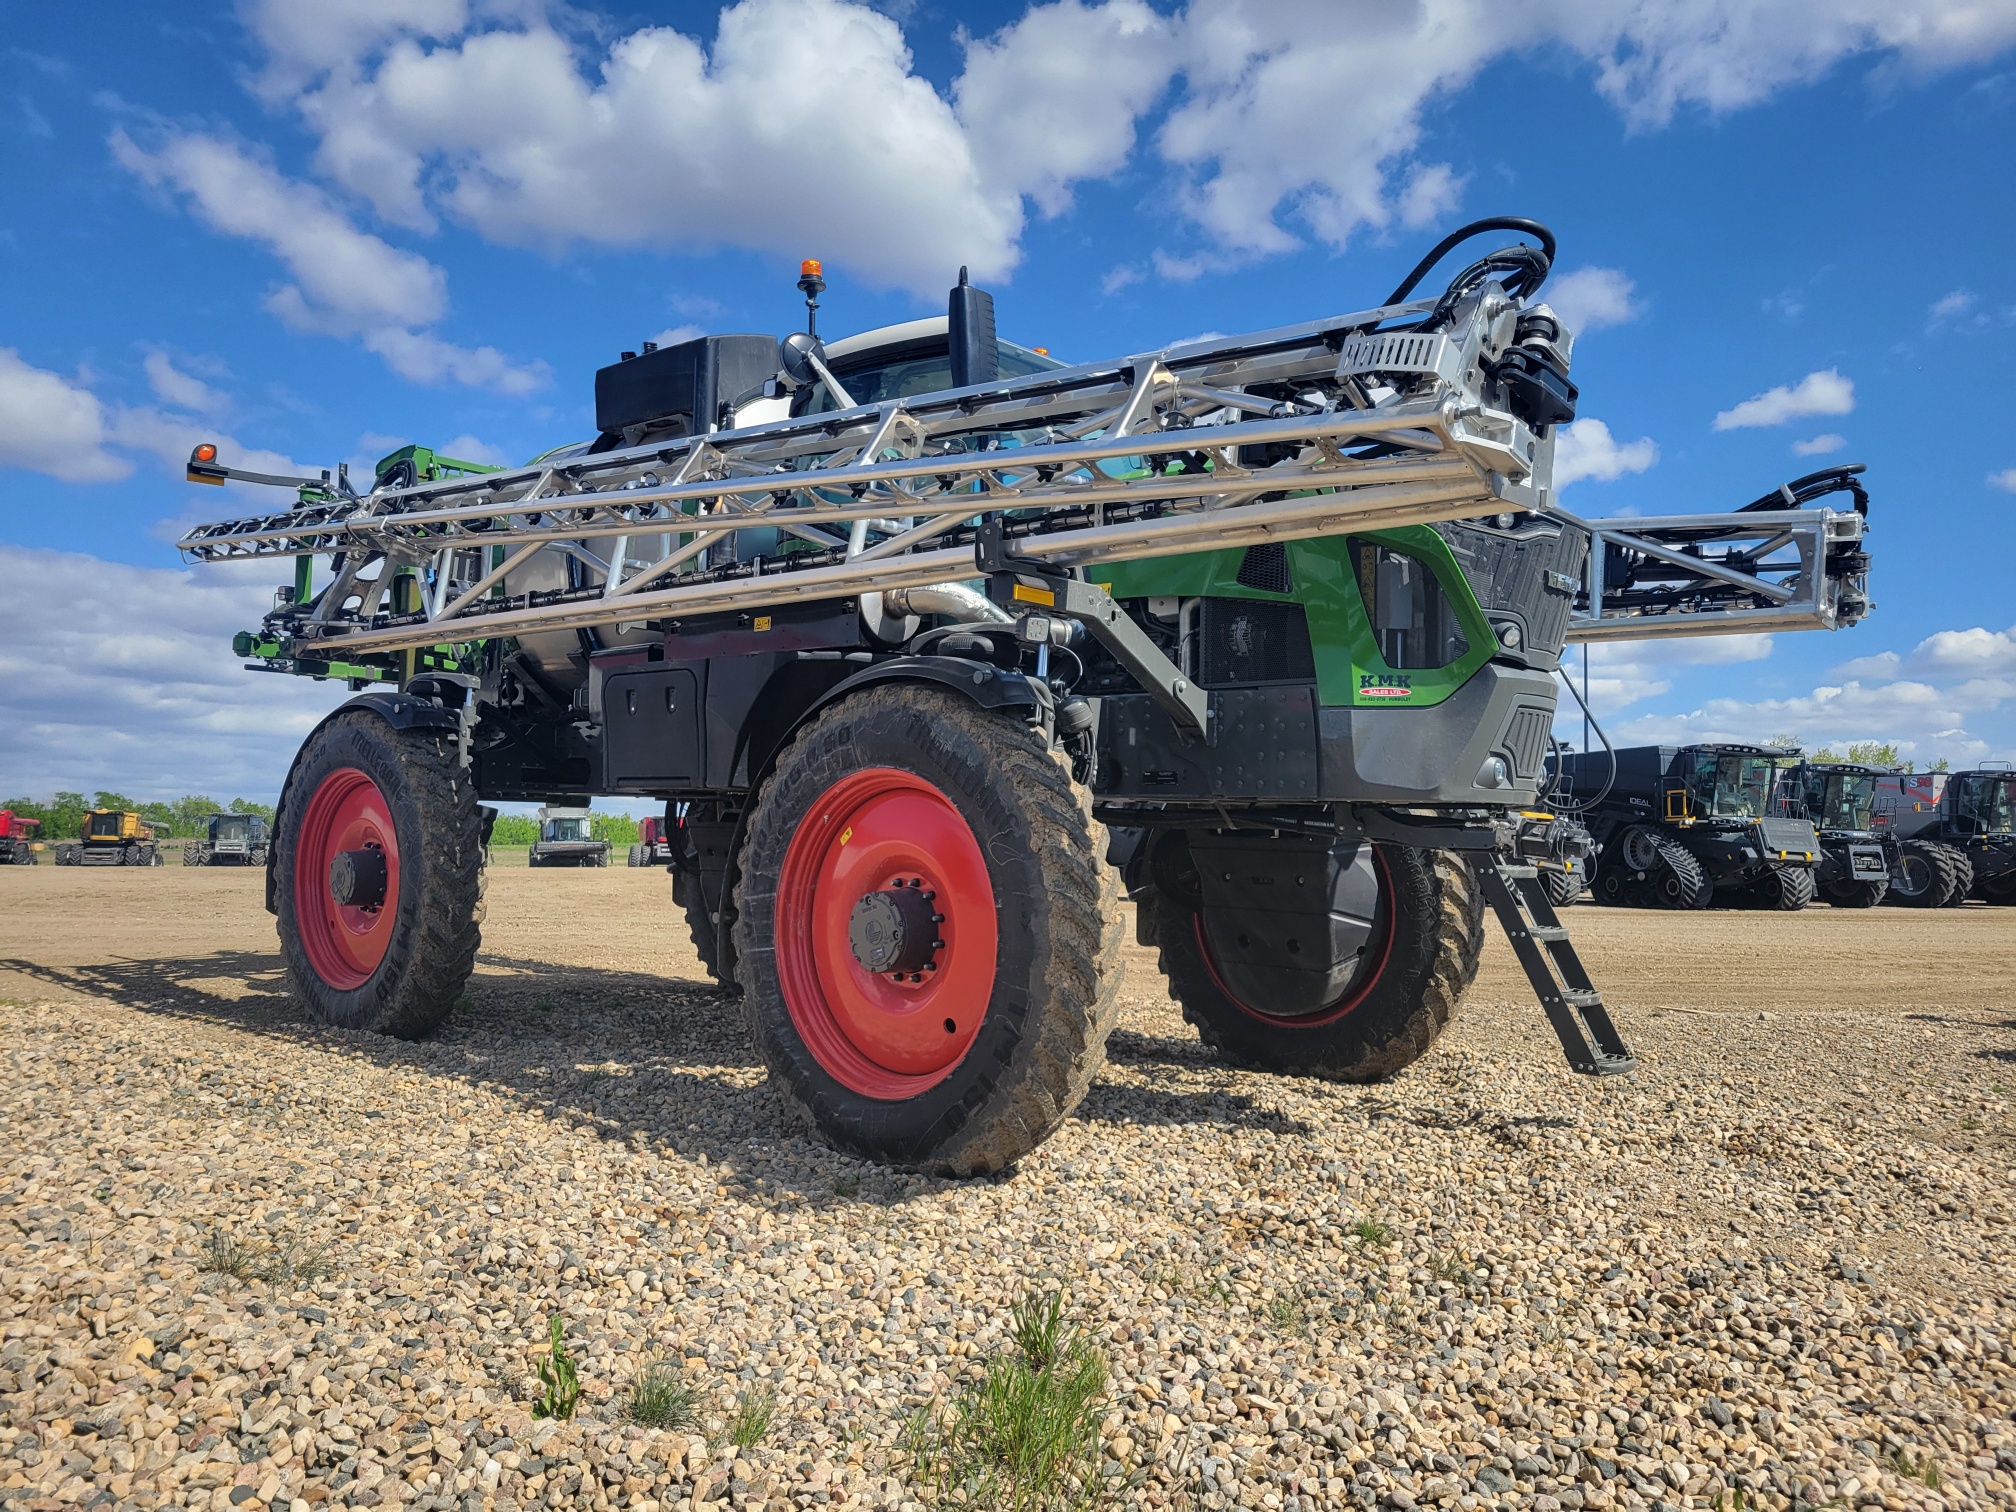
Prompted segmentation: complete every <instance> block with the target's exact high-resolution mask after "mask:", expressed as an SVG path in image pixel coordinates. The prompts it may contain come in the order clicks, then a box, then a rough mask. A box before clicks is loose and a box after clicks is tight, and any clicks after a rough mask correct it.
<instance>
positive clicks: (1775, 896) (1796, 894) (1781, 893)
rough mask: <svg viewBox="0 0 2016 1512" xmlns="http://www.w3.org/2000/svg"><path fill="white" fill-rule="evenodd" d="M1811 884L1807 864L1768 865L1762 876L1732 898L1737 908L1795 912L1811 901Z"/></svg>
mask: <svg viewBox="0 0 2016 1512" xmlns="http://www.w3.org/2000/svg"><path fill="white" fill-rule="evenodd" d="M1813 886H1814V884H1813V868H1812V867H1810V866H1770V867H1766V868H1765V871H1764V875H1763V876H1761V877H1759V878H1758V879H1757V880H1756V881H1755V882H1753V883H1751V884H1750V886H1748V887H1746V888H1744V889H1743V890H1742V891H1741V892H1738V893H1734V894H1732V895H1731V897H1732V901H1734V902H1735V903H1736V906H1737V907H1738V908H1762V909H1768V910H1770V911H1772V912H1774V913H1797V912H1799V910H1800V909H1802V908H1804V907H1805V906H1806V905H1807V904H1808V903H1811V902H1812V901H1813Z"/></svg>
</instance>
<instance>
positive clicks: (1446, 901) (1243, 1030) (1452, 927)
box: [1155, 846, 1484, 1082]
mask: <svg viewBox="0 0 2016 1512" xmlns="http://www.w3.org/2000/svg"><path fill="white" fill-rule="evenodd" d="M1381 850H1382V852H1383V854H1384V856H1385V858H1386V863H1387V867H1388V875H1389V877H1390V878H1391V879H1392V885H1393V886H1394V888H1395V889H1396V890H1397V889H1399V888H1402V887H1408V888H1417V889H1419V890H1420V891H1421V892H1422V893H1423V894H1424V895H1425V896H1424V897H1423V899H1422V900H1421V901H1422V903H1423V905H1424V907H1425V908H1426V909H1427V910H1428V911H1429V913H1430V915H1431V916H1432V917H1433V919H1434V921H1435V926H1434V935H1433V942H1432V944H1431V945H1430V947H1429V950H1428V952H1427V958H1426V959H1425V960H1416V961H1414V962H1402V961H1399V960H1394V961H1392V962H1389V964H1388V966H1387V968H1386V969H1387V970H1389V971H1393V970H1400V971H1407V970H1409V969H1411V970H1412V971H1414V972H1417V973H1419V979H1420V981H1421V987H1420V991H1419V994H1418V997H1417V998H1416V999H1415V1001H1414V1002H1413V1004H1412V1005H1411V1006H1410V1008H1409V1010H1408V1012H1407V1013H1406V1015H1405V1016H1404V1018H1403V1019H1402V1020H1401V1021H1400V1022H1399V1023H1398V1024H1396V1025H1394V1026H1392V1029H1391V1031H1390V1032H1389V1033H1387V1034H1386V1035H1385V1036H1384V1037H1383V1038H1378V1039H1373V1038H1369V1037H1366V1036H1365V1035H1364V1034H1363V1033H1362V1029H1363V1025H1362V1024H1361V1025H1355V1026H1352V1027H1353V1028H1355V1029H1358V1030H1359V1031H1360V1032H1359V1033H1358V1034H1356V1035H1340V1036H1334V1037H1333V1036H1326V1035H1324V1033H1323V1029H1322V1028H1312V1029H1290V1028H1282V1029H1273V1030H1272V1032H1268V1030H1269V1029H1270V1027H1271V1026H1267V1025H1265V1024H1264V1023H1262V1022H1261V1021H1258V1020H1254V1019H1252V1018H1250V1017H1249V1016H1247V1015H1245V1014H1244V1013H1242V1012H1241V1010H1240V1009H1239V1008H1238V1007H1237V1005H1236V1004H1232V1003H1231V1002H1230V1000H1229V999H1227V998H1226V996H1225V994H1224V992H1223V990H1222V989H1221V988H1220V987H1219V985H1218V983H1217V981H1216V979H1215V977H1214V976H1213V974H1212V972H1211V969H1210V967H1209V965H1208V963H1207V962H1206V961H1205V959H1204V955H1203V952H1202V951H1201V950H1200V949H1199V948H1198V946H1197V931H1196V924H1195V922H1194V921H1195V917H1196V916H1195V914H1194V913H1193V912H1192V911H1191V910H1190V909H1187V908H1183V907H1179V906H1176V905H1174V904H1173V903H1170V902H1165V901H1164V900H1160V899H1158V900H1157V907H1156V909H1155V923H1156V932H1157V940H1158V944H1159V946H1160V951H1159V956H1158V964H1159V966H1160V967H1161V970H1162V975H1163V976H1164V977H1165V978H1167V980H1168V983H1169V993H1170V996H1172V997H1174V998H1175V999H1176V1001H1177V1004H1178V1005H1179V1006H1180V1007H1181V1008H1182V1010H1183V1017H1184V1020H1185V1021H1186V1022H1188V1023H1189V1024H1190V1026H1191V1027H1192V1028H1194V1029H1195V1030H1196V1031H1197V1034H1198V1037H1199V1038H1200V1039H1201V1040H1202V1041H1203V1042H1204V1043H1205V1044H1206V1045H1208V1046H1209V1047H1210V1048H1211V1049H1212V1050H1213V1051H1215V1052H1216V1053H1217V1054H1218V1055H1219V1056H1221V1057H1222V1058H1223V1059H1225V1060H1228V1061H1230V1062H1232V1063H1233V1064H1235V1065H1241V1066H1247V1067H1251V1068H1252V1069H1255V1070H1261V1071H1272V1072H1275V1073H1278V1074H1284V1075H1302V1076H1317V1077H1322V1078H1324V1079H1325V1080H1329V1081H1344V1082H1371V1081H1383V1080H1385V1079H1386V1078H1387V1077H1389V1076H1393V1075H1395V1074H1396V1073H1398V1072H1400V1071H1401V1070H1403V1069H1405V1068H1406V1067H1408V1066H1410V1065H1412V1064H1413V1063H1414V1062H1415V1061H1417V1060H1419V1059H1420V1058H1421V1057H1422V1056H1424V1055H1426V1054H1427V1053H1428V1051H1429V1049H1430V1048H1431V1047H1432V1046H1433V1045H1434V1043H1435V1040H1436V1039H1437V1037H1438V1036H1440V1034H1441V1033H1442V1031H1443V1030H1444V1029H1445V1028H1447V1027H1448V1025H1449V1021H1450V1019H1451V1018H1453V1017H1454V1016H1455V1013H1456V1008H1457V1005H1458V1003H1460V1002H1461V1001H1462V997H1463V994H1464V992H1465V991H1466V990H1467V989H1468V988H1469V986H1470V983H1471V982H1472V981H1473V980H1475V978H1476V976H1477V966H1478V962H1479V960H1480V958H1481V957H1482V955H1483V952H1484V890H1483V888H1482V887H1481V886H1480V885H1479V884H1478V881H1477V877H1476V874H1475V873H1474V872H1472V871H1471V869H1470V865H1469V863H1468V862H1467V861H1465V860H1464V859H1463V858H1462V857H1461V856H1460V855H1458V854H1457V853H1455V852H1453V851H1431V850H1419V849H1415V848H1413V847H1407V846H1390V847H1388V846H1382V847H1381ZM1401 948H1402V942H1401V941H1400V940H1398V939H1396V940H1395V942H1394V949H1395V951H1396V952H1398V951H1399V950H1400V949H1401ZM1402 985H1403V990H1404V983H1403V984H1402ZM1337 1022H1338V1024H1341V1025H1350V1024H1351V1016H1350V1015H1346V1017H1345V1018H1343V1019H1341V1020H1338V1021H1337ZM1326 1041H1328V1043H1326Z"/></svg>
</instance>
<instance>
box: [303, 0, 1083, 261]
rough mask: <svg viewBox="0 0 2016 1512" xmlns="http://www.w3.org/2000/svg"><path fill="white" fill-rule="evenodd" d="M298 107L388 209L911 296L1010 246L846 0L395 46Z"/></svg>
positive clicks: (882, 41) (960, 156) (515, 234)
mask: <svg viewBox="0 0 2016 1512" xmlns="http://www.w3.org/2000/svg"><path fill="white" fill-rule="evenodd" d="M584 65H586V66H585V70H584ZM302 107H303V110H304V112H305V114H306V115H307V117H308V120H309V122H310V124H311V126H313V127H314V128H315V129H316V130H318V131H319V133H320V135H321V138H322V145H321V150H320V154H319V157H318V162H319V163H320V165H321V166H322V168H323V169H324V170H325V171H326V172H327V173H329V174H330V175H331V176H332V177H333V178H334V179H335V180H336V181H337V182H338V183H340V184H342V185H343V186H344V187H345V188H346V189H348V190H350V191H351V192H352V193H354V194H357V195H358V196H359V197H360V198H363V199H365V200H367V201H369V202H370V203H371V204H372V206H373V207H374V208H375V209H376V210H377V211H378V212H379V213H380V214H381V215H384V216H386V217H388V218H389V219H392V220H394V221H397V222H399V223H401V224H406V225H412V226H419V227H425V226H426V225H428V224H430V222H431V219H432V216H433V214H434V212H435V210H436V209H437V208H438V209H440V210H445V211H446V212H447V213H448V214H450V215H451V216H453V217H455V218H456V219H458V220H461V221H464V222H466V223H468V224H470V225H472V226H474V227H475V228H476V229H477V230H479V231H480V232H482V233H483V234H484V235H485V236H488V237H490V238H492V239H494V240H497V241H503V242H510V243H516V244H522V245H533V246H539V247H559V246H564V245H567V244H569V243H574V242H579V241H588V242H596V243H601V244H603V245H607V246H622V247H628V246H652V247H663V248H679V249H685V250H693V249H706V248H711V247H718V246H723V245H728V246H745V247H747V246H753V247H761V248H765V249H769V250H774V251H781V252H787V253H795V254H797V255H801V256H802V255H805V254H808V253H810V254H817V255H820V256H822V257H825V258H826V259H828V260H830V261H835V262H842V263H847V264H850V265H852V266H854V267H856V268H860V269H863V270H864V271H866V272H867V273H868V274H869V275H870V276H872V277H877V278H880V279H882V280H885V281H889V282H893V283H897V284H902V285H905V286H908V287H911V288H915V289H918V290H920V291H921V290H926V289H928V290H934V291H935V290H942V289H943V288H944V287H945V286H946V284H948V283H949V282H950V281H951V278H952V276H953V274H954V273H955V272H956V270H957V268H958V267H959V265H960V264H962V263H965V264H969V265H971V267H972V269H973V272H974V274H975V276H976V277H988V276H997V275H1000V274H1004V273H1006V272H1007V271H1008V270H1009V269H1010V268H1012V267H1013V266H1014V264H1015V261H1016V258H1017V256H1018V252H1017V249H1016V239H1017V237H1018V236H1019V234H1020V231H1021V225H1022V211H1021V207H1020V202H1019V197H1018V196H1017V194H1016V193H1015V192H1014V190H1013V188H1012V187H994V188H989V187H987V186H985V185H983V183H982V181H981V175H980V172H979V170H978V168H977V167H976V165H975V162H974V158H973V152H972V149H971V147H970V145H969V142H968V139H967V136H966V133H965V132H964V131H963V130H962V128H961V126H960V122H959V119H958V117H957V116H956V115H955V114H954V112H953V108H952V106H951V105H950V104H949V103H947V102H946V101H945V100H944V99H943V98H941V97H940V96H939V94H938V93H937V91H936V90H935V89H933V88H932V86H931V84H930V83H929V81H927V80H925V79H923V78H920V77H919V76H917V75H916V74H914V73H913V72H911V68H910V53H909V49H908V47H907V46H906V45H905V44H904V41H903V34H902V31H901V29H900V28H899V27H898V26H897V25H896V23H895V22H893V21H891V20H890V19H889V18H888V17H886V16H883V15H881V14H879V13H877V12H875V11H872V10H869V9H866V8H864V7H861V6H857V5H848V4H843V3H839V0H744V3H742V4H739V5H736V6H732V7H730V8H729V9H727V10H724V11H723V12H721V15H720V21H719V29H718V32H717V34H716V37H715V39H714V43H713V46H712V47H711V48H707V47H703V46H702V44H701V43H700V42H698V41H696V40H695V39H693V38H692V37H689V36H687V35H685V34H683V33H681V32H678V31H676V30H673V29H672V28H670V27H647V28H644V29H641V30H638V31H635V32H631V33H630V34H628V35H626V36H622V37H620V38H618V39H617V40H616V41H615V42H614V43H613V44H612V45H611V46H609V47H608V49H607V50H606V51H605V52H602V53H600V55H599V56H589V55H587V53H586V50H585V49H580V50H577V48H575V47H574V46H573V45H572V44H570V42H569V41H568V40H567V39H565V38H563V37H562V36H561V35H560V34H559V33H557V32H555V31H554V30H552V29H551V28H550V27H548V26H546V25H545V24H544V23H541V22H534V23H532V24H529V25H526V26H524V27H522V28H520V29H515V30H487V31H478V32H475V33H474V34H472V35H468V36H465V37H463V38H462V39H461V40H460V41H458V42H456V43H453V44H452V45H446V46H440V47H436V48H434V49H432V50H431V51H428V50H423V49H422V48H421V47H420V46H419V45H417V44H416V43H415V42H413V41H412V40H410V39H402V40H399V41H395V42H393V43H392V44H391V45H390V47H389V48H388V49H387V51H386V53H385V57H384V60H383V62H382V63H380V64H379V65H378V66H377V67H376V68H375V70H371V71H365V70H361V69H354V70H353V69H338V70H336V71H334V72H333V73H332V74H331V76H330V77H329V79H328V81H327V82H326V83H324V84H323V85H322V86H321V87H320V88H319V89H317V90H315V91H313V92H312V93H310V94H308V95H306V96H304V97H303V100H302ZM1051 124H1052V125H1053V126H1055V125H1056V124H1057V122H1056V121H1055V120H1054V119H1053V121H1052V122H1051ZM1041 177H1042V176H1041V174H1040V173H1039V174H1038V175H1037V179H1038V181H1039V184H1040V181H1041ZM1039 184H1032V186H1031V187H1038V186H1039Z"/></svg>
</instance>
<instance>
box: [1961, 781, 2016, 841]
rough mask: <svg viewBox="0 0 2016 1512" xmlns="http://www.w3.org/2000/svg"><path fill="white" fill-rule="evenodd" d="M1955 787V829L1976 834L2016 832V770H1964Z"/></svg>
mask: <svg viewBox="0 0 2016 1512" xmlns="http://www.w3.org/2000/svg"><path fill="white" fill-rule="evenodd" d="M1953 787H1954V794H1953V819H1954V823H1955V827H1956V828H1959V829H1963V830H1965V831H1966V832H1968V833H1970V834H1975V835H2008V834H2016V773H2009V772H1962V773H1960V774H1959V775H1957V776H1956V777H1954V778H1953Z"/></svg>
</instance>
